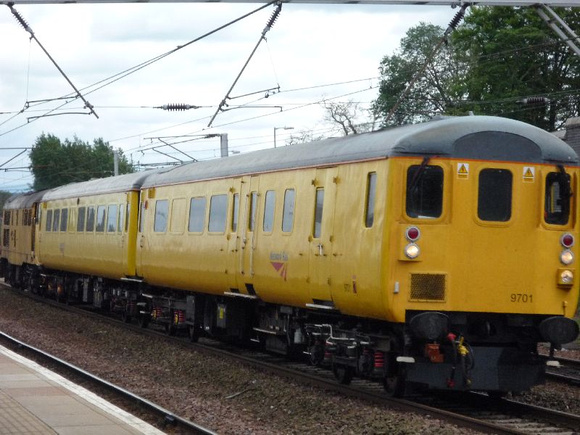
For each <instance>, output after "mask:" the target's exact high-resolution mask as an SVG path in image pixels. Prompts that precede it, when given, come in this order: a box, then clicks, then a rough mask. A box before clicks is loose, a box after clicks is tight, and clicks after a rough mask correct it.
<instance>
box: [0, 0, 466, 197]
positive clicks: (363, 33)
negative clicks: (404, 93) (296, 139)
mask: <svg viewBox="0 0 580 435" xmlns="http://www.w3.org/2000/svg"><path fill="white" fill-rule="evenodd" d="M259 6H260V5H257V4H242V5H238V4H198V3H195V4H194V3H191V4H108V5H75V4H67V5H46V6H38V5H16V6H15V9H16V10H17V11H18V12H20V14H21V15H22V16H23V17H24V18H25V19H26V21H27V22H28V24H29V25H30V28H31V29H32V30H33V31H34V33H35V36H36V37H37V38H38V40H39V41H40V43H41V44H42V45H43V46H44V47H45V48H46V50H47V51H48V52H49V53H50V55H51V56H52V57H53V58H54V59H55V61H56V62H57V63H58V65H59V66H60V68H62V70H63V71H64V72H65V73H66V75H67V76H68V77H69V79H70V80H71V81H72V83H73V84H74V85H75V86H76V87H77V88H78V89H80V90H81V93H82V94H83V95H84V96H85V98H86V99H87V100H88V101H89V102H90V103H91V104H92V105H93V106H94V110H95V112H96V113H97V115H98V116H99V118H98V119H97V118H96V117H95V116H93V115H86V114H81V115H76V114H62V113H64V112H85V113H88V111H87V110H86V109H84V108H83V103H82V101H81V100H78V99H77V100H75V101H73V102H71V103H70V104H68V105H66V106H64V107H62V108H61V109H60V110H58V111H55V112H52V114H60V115H59V116H45V117H42V118H39V119H34V118H33V117H37V116H41V115H45V114H47V113H48V112H49V110H51V109H53V108H55V107H58V106H59V105H61V104H62V103H63V101H60V102H47V103H44V104H38V103H34V101H39V100H45V99H53V98H58V97H63V96H67V95H70V94H71V93H72V92H73V90H72V88H71V86H70V85H69V84H68V82H67V81H66V80H65V78H64V77H63V76H62V75H61V74H60V73H59V72H58V70H57V69H56V67H55V66H54V65H53V64H52V63H51V62H50V60H49V59H48V58H47V56H46V55H45V54H44V53H43V52H42V50H41V49H40V47H39V46H38V44H37V43H36V42H34V41H30V38H29V36H30V35H29V34H28V33H27V32H26V31H25V30H24V29H23V28H22V27H21V26H20V25H19V24H18V22H17V21H16V20H15V19H14V17H13V16H12V13H11V12H10V9H9V8H8V7H7V6H2V7H1V8H0V41H2V43H1V45H0V165H1V166H0V171H2V170H4V169H10V170H9V171H2V172H0V190H25V189H26V188H27V186H28V185H29V184H31V183H32V176H31V175H30V173H28V172H27V171H17V170H14V168H20V167H26V166H28V165H29V161H28V159H27V158H26V153H25V154H23V155H21V156H19V157H16V158H14V157H15V156H16V155H17V154H18V153H20V152H21V151H22V150H18V149H7V148H19V147H22V148H24V147H30V146H32V145H33V144H34V142H35V140H36V138H37V137H38V136H39V135H41V134H42V133H47V134H48V133H50V134H54V135H56V136H57V137H59V138H60V139H61V140H64V139H67V138H68V139H72V138H73V137H74V136H77V137H78V138H79V139H81V140H83V141H88V142H91V143H92V141H93V139H95V138H99V137H102V138H103V139H104V140H105V141H108V142H109V143H110V144H111V145H112V146H113V147H115V148H121V149H123V151H124V152H125V155H126V156H127V157H128V158H129V159H132V160H133V161H134V162H142V163H154V162H167V161H171V160H172V159H171V158H170V157H167V156H165V155H162V154H160V153H157V152H155V151H154V150H151V147H152V146H155V145H159V141H158V140H157V139H153V140H152V139H150V138H158V137H163V140H164V141H166V142H169V143H174V142H180V143H179V145H176V147H178V148H179V149H180V150H182V151H184V152H186V153H187V154H188V155H190V156H192V157H195V158H197V159H207V158H213V157H218V156H219V140H218V139H215V138H214V139H204V140H201V139H198V140H195V141H191V142H182V141H183V140H184V139H183V138H181V139H180V138H172V137H175V136H181V135H204V134H211V133H227V134H228V138H229V147H230V151H233V152H248V151H251V150H254V149H259V148H266V147H272V146H273V145H274V143H273V141H274V137H273V136H274V135H273V133H274V128H275V127H285V126H286V127H293V128H294V129H293V130H283V129H278V130H277V145H278V146H283V145H284V143H285V139H287V138H288V137H289V136H290V134H299V133H300V132H301V131H309V130H312V131H314V133H315V134H317V135H325V136H328V135H331V134H332V132H330V131H329V124H328V123H327V122H325V121H324V111H323V109H322V108H321V107H320V105H319V104H318V103H319V102H320V101H321V100H323V99H328V100H330V101H336V102H346V101H355V102H360V103H361V105H362V106H363V107H368V106H369V104H370V103H371V102H372V100H373V99H375V98H376V96H377V85H378V75H379V71H378V68H379V64H380V61H381V59H382V57H383V56H385V55H392V54H393V53H394V51H395V50H396V49H397V48H398V47H399V42H400V40H401V38H402V37H404V35H405V33H406V31H407V30H408V29H409V28H410V27H413V26H416V25H418V24H419V23H420V22H426V23H432V24H437V25H440V26H442V27H446V26H447V24H448V23H449V21H450V20H451V18H452V17H453V15H454V14H455V12H456V10H452V9H451V8H449V7H445V6H386V5H385V6H368V5H367V6H365V5H344V6H317V5H294V4H285V5H284V6H283V9H282V12H281V14H280V16H279V17H278V20H277V21H276V23H275V25H274V26H273V28H272V30H270V32H268V33H267V34H266V38H267V43H265V42H262V44H261V45H260V47H259V48H258V50H257V51H256V53H255V55H254V57H253V58H252V60H251V61H250V63H249V65H248V67H247V68H246V70H245V72H244V74H243V75H242V77H241V78H240V80H239V82H238V83H237V85H236V86H235V88H234V89H233V91H232V93H231V96H233V97H237V96H243V95H246V94H252V93H255V94H252V95H248V96H246V97H240V98H235V99H232V100H229V101H228V104H229V108H231V109H232V110H228V111H226V112H221V113H219V114H218V115H217V117H216V118H215V120H214V121H213V125H212V127H211V128H207V125H208V122H209V121H210V119H211V117H212V116H213V115H214V113H215V112H216V110H217V107H218V104H219V103H220V102H221V101H222V99H223V98H224V97H225V95H226V93H227V91H228V89H229V88H230V86H231V85H232V83H233V81H234V79H235V78H236V76H237V75H238V73H239V71H240V70H241V68H242V66H243V65H244V63H245V62H246V60H247V59H248V57H249V55H250V53H251V52H252V50H253V49H254V47H255V45H256V43H257V42H258V40H259V38H260V35H261V33H262V31H263V29H264V27H265V25H266V23H267V22H268V20H269V18H270V16H271V14H272V12H273V11H274V7H273V6H269V7H267V8H266V9H264V10H262V11H260V12H258V13H256V14H254V15H252V16H251V17H250V18H247V19H244V20H243V21H241V22H238V23H237V24H235V25H233V26H231V27H228V28H227V29H225V30H222V31H220V32H218V33H215V34H214V35H212V36H210V37H208V38H205V39H203V40H201V41H199V42H196V43H194V44H191V45H189V46H187V47H186V48H183V49H181V50H179V51H176V52H175V53H173V54H171V55H169V56H167V57H165V58H163V59H162V60H160V61H158V62H155V63H153V64H152V65H150V66H148V67H146V68H144V69H141V70H140V71H138V72H136V73H134V74H132V75H129V76H127V77H125V78H123V79H121V80H118V81H116V82H114V83H111V84H109V85H107V86H105V87H103V88H101V89H98V90H95V88H94V87H93V88H87V87H89V86H92V85H94V84H95V83H98V82H100V81H101V80H104V79H107V78H109V77H111V76H113V75H115V74H118V73H120V72H122V71H125V70H127V69H129V68H132V67H134V66H136V65H139V64H141V63H143V62H145V61H147V60H149V59H152V58H155V57H156V56H159V55H161V54H163V53H166V52H169V51H170V50H173V49H175V48H176V47H178V46H181V45H184V44H186V43H187V42H189V41H191V40H193V39H195V38H198V37H200V36H202V35H203V34H205V33H207V32H209V31H212V30H214V29H216V28H217V27H219V26H221V25H224V24H226V23H228V22H230V21H232V20H234V19H236V18H238V17H240V16H242V15H244V14H246V13H248V12H250V11H252V10H254V9H257V8H258V7H259ZM278 86H280V92H277V91H274V92H270V95H269V97H268V98H265V96H266V94H267V92H266V91H265V90H266V89H270V88H277V87H278ZM27 102H29V106H30V107H29V108H28V109H27V110H25V111H24V112H23V113H19V112H20V111H21V110H22V109H24V108H25V107H27ZM177 103H183V104H191V105H197V106H204V107H202V108H199V109H197V110H189V111H182V112H175V111H164V110H160V109H154V108H153V107H155V106H162V105H164V104H177ZM242 105H246V106H267V107H265V108H262V107H259V108H258V107H253V108H252V107H247V108H243V109H236V108H235V107H236V106H242ZM205 106H207V107H205ZM280 107H281V108H282V110H281V109H280ZM159 150H160V151H163V152H167V153H169V154H171V153H173V154H174V157H178V158H181V159H187V157H185V156H184V155H177V154H175V153H174V150H171V149H170V148H160V149H159ZM12 158H14V159H13V160H12V161H11V162H9V163H6V162H7V161H8V160H9V159H12Z"/></svg>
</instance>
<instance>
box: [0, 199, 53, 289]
mask: <svg viewBox="0 0 580 435" xmlns="http://www.w3.org/2000/svg"><path fill="white" fill-rule="evenodd" d="M42 195H43V192H37V193H27V194H23V195H14V196H12V197H11V198H9V199H8V201H6V204H5V205H4V213H3V216H2V218H3V219H2V235H1V236H2V251H1V252H2V254H1V261H2V270H3V276H4V277H5V278H6V280H7V282H9V283H11V284H12V285H14V286H17V287H21V286H27V285H28V281H29V279H28V278H29V273H28V269H29V267H33V266H37V265H38V261H37V260H38V259H37V256H36V237H35V234H36V233H35V228H36V217H37V210H38V202H39V201H40V198H41V197H42Z"/></svg>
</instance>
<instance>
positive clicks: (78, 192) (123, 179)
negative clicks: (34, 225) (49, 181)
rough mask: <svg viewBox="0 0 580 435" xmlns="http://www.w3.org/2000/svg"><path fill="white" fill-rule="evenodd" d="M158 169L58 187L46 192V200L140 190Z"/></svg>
mask: <svg viewBox="0 0 580 435" xmlns="http://www.w3.org/2000/svg"><path fill="white" fill-rule="evenodd" d="M155 172H157V170H152V171H145V172H136V173H133V174H125V175H118V176H116V177H107V178H97V179H94V180H89V181H83V182H81V183H71V184H66V185H64V186H60V187H56V188H54V189H52V190H50V191H48V192H47V193H46V195H45V196H44V198H43V199H44V200H46V201H49V200H54V199H65V198H75V197H79V196H87V195H102V194H106V193H114V192H130V191H134V190H140V189H141V185H142V184H143V181H144V180H145V179H146V178H147V177H149V176H150V175H151V174H153V173H155Z"/></svg>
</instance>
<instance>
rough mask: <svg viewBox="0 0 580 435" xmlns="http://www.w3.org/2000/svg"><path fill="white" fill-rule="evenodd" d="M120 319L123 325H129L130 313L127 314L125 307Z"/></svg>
mask: <svg viewBox="0 0 580 435" xmlns="http://www.w3.org/2000/svg"><path fill="white" fill-rule="evenodd" d="M121 318H122V319H123V322H124V323H131V313H129V311H127V307H125V309H124V310H123V313H122V314H121Z"/></svg>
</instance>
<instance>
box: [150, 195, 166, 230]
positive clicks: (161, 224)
mask: <svg viewBox="0 0 580 435" xmlns="http://www.w3.org/2000/svg"><path fill="white" fill-rule="evenodd" d="M168 214H169V201H167V200H166V199H164V200H159V201H155V220H154V221H153V231H155V232H156V233H163V232H165V230H166V229H167V215H168Z"/></svg>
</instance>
